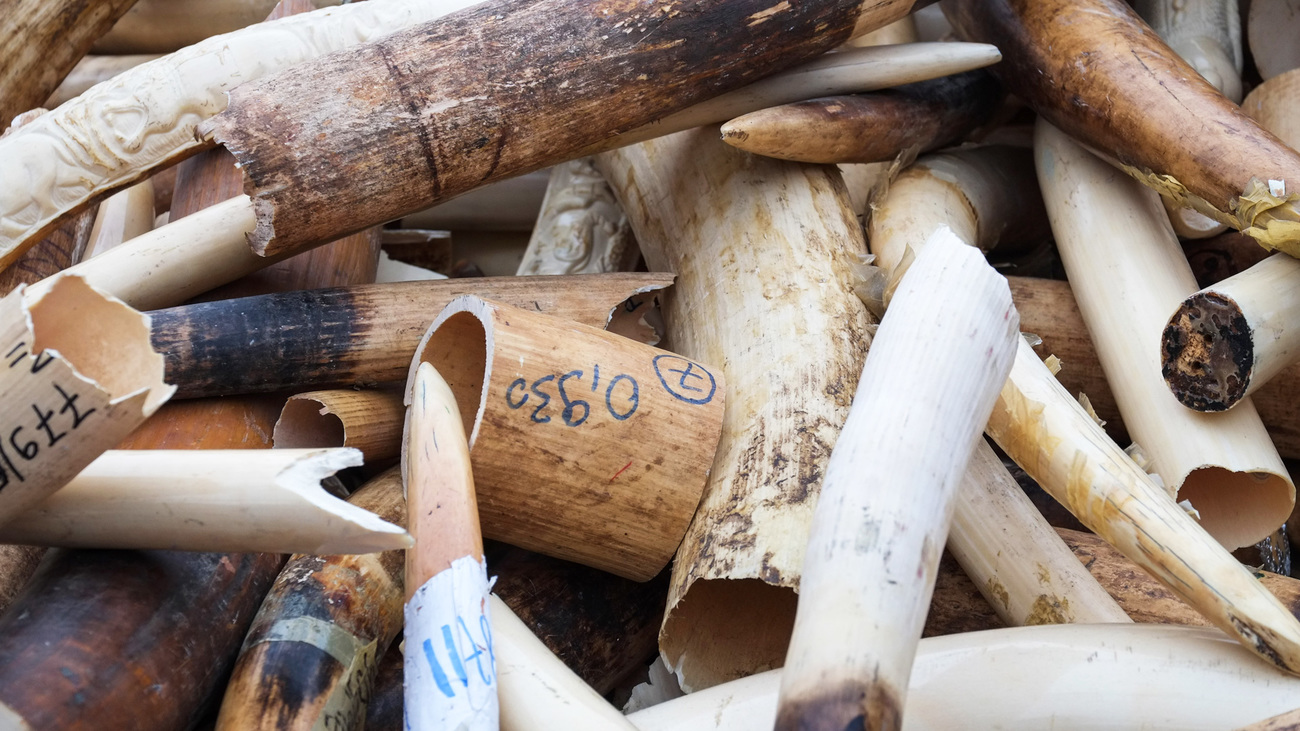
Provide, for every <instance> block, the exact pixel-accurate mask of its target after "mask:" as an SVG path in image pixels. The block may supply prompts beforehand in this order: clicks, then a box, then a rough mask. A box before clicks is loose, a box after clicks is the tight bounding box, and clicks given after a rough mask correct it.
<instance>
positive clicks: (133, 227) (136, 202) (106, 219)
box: [86, 178, 154, 299]
mask: <svg viewBox="0 0 1300 731" xmlns="http://www.w3.org/2000/svg"><path fill="white" fill-rule="evenodd" d="M153 201H154V193H153V181H152V180H150V179H147V178H146V179H145V180H142V181H140V182H139V183H136V184H135V185H133V186H131V187H130V188H127V189H126V190H122V191H118V192H117V193H114V194H113V195H111V196H109V197H108V199H107V200H105V201H104V202H103V203H100V204H99V213H98V214H96V216H95V228H94V229H93V231H92V232H91V234H90V251H89V252H88V253H87V254H86V256H87V257H93V256H97V255H99V254H101V253H103V252H105V251H108V250H109V249H111V248H113V247H114V246H117V245H119V244H121V243H122V242H124V241H129V240H130V239H133V238H135V237H137V236H141V235H143V234H146V233H149V232H150V231H152V230H153V222H154V210H153ZM119 299H120V298H119Z"/></svg>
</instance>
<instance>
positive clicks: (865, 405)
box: [776, 228, 1020, 730]
mask: <svg viewBox="0 0 1300 731" xmlns="http://www.w3.org/2000/svg"><path fill="white" fill-rule="evenodd" d="M1019 324H1020V318H1019V316H1017V315H1016V312H1015V308H1014V307H1012V305H1011V292H1010V290H1008V289H1007V284H1006V280H1005V279H1004V278H1003V277H1002V276H1001V275H1000V274H998V273H997V272H995V271H994V270H993V268H992V267H991V266H989V264H988V262H987V261H985V259H984V255H983V254H982V253H981V252H980V251H979V250H977V249H974V248H972V247H970V246H967V245H966V244H965V243H964V242H963V241H961V240H960V239H958V238H957V237H956V235H954V234H953V232H952V231H951V230H950V229H946V228H942V229H940V230H939V231H937V232H936V233H935V234H934V235H933V236H931V237H930V240H929V241H928V242H927V243H926V246H925V248H924V250H923V251H922V253H921V254H920V255H919V256H917V258H916V261H915V263H913V265H912V266H911V267H910V268H909V269H908V272H907V274H906V275H905V276H904V277H903V279H902V281H901V282H900V284H899V287H898V294H897V295H896V296H895V297H894V300H893V303H892V304H891V305H890V307H889V312H888V313H887V314H886V315H885V317H884V319H883V320H882V321H881V323H880V328H879V329H878V330H877V331H876V334H875V336H874V337H873V338H872V343H871V351H870V352H869V353H868V354H867V360H866V364H865V365H864V366H863V370H862V377H861V379H860V380H859V383H858V389H857V392H856V394H855V395H854V397H853V406H852V408H851V409H850V411H849V418H848V421H847V422H846V423H845V425H844V429H843V430H842V431H841V432H840V437H839V440H838V441H837V442H836V443H835V449H834V451H833V452H832V454H831V459H830V463H829V464H828V466H827V469H826V478H825V481H824V482H823V484H822V493H821V497H820V498H818V502H817V508H816V510H815V511H814V513H813V520H812V525H811V527H810V529H809V539H808V551H807V554H806V557H805V559H804V565H803V572H802V578H801V581H800V585H799V610H798V613H797V615H796V617H795V624H794V633H793V635H792V637H791V639H790V649H789V651H788V652H787V654H786V662H785V672H784V675H783V676H782V680H781V697H780V703H779V706H778V710H777V719H776V728H777V729H779V730H780V729H845V728H854V727H863V728H870V729H882V730H884V729H897V728H900V727H901V726H902V723H903V716H904V706H905V701H906V695H905V693H906V687H907V678H908V676H909V674H910V673H911V668H912V659H913V656H914V655H915V653H916V643H917V641H919V640H920V639H921V629H922V625H923V624H924V621H925V608H926V607H927V606H929V603H930V595H931V593H932V592H933V591H934V578H935V573H936V571H937V569H938V564H939V555H940V553H941V552H942V551H941V550H940V548H939V547H940V546H941V545H942V544H943V543H944V542H945V541H946V540H947V537H948V525H949V523H950V521H951V520H952V511H953V500H954V492H955V491H956V489H957V487H958V483H959V482H961V479H962V475H963V474H964V473H965V472H966V468H967V462H968V461H969V458H970V454H971V449H972V448H973V447H974V445H975V441H976V440H978V439H980V435H981V432H983V430H984V424H985V423H986V422H987V421H988V415H989V412H990V411H991V410H992V409H993V402H994V401H995V400H996V399H997V396H998V391H999V390H1001V386H1002V382H1003V381H1005V380H1006V377H1007V372H1008V371H1009V370H1010V369H1011V361H1012V359H1013V358H1014V357H1015V352H1016V342H1017V341H1018V340H1019V338H1020V332H1019V329H1018V325H1019ZM904 393H906V394H907V395H908V396H907V398H908V401H907V402H906V403H903V402H900V401H899V400H898V398H899V396H900V394H904Z"/></svg>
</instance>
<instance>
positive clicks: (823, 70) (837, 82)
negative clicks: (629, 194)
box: [586, 43, 1002, 154]
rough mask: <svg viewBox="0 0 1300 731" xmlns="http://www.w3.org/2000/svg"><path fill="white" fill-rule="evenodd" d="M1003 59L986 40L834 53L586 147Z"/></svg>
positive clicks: (610, 145)
mask: <svg viewBox="0 0 1300 731" xmlns="http://www.w3.org/2000/svg"><path fill="white" fill-rule="evenodd" d="M1001 59H1002V55H1001V54H1000V53H998V49H997V48H995V47H994V46H991V45H989V44H985V43H904V44H900V45H896V46H873V47H868V48H855V49H851V50H845V51H841V52H839V53H830V54H826V55H824V56H821V57H820V58H816V59H814V60H812V61H809V62H807V63H805V64H803V65H802V66H799V67H797V68H793V69H790V70H789V71H786V72H783V73H780V74H777V75H775V76H773V77H771V78H768V79H764V80H762V81H758V82H755V83H753V84H751V85H749V86H746V87H744V88H742V89H738V90H736V91H733V92H730V93H728V94H723V95H722V96H719V97H715V98H713V99H710V100H709V101H706V102H701V103H700V104H696V105H695V106H693V107H688V108H687V109H685V110H683V111H681V112H678V113H676V114H672V115H669V116H667V117H664V118H663V119H660V120H657V121H655V122H651V123H650V124H647V125H645V126H644V127H640V128H638V129H635V130H632V131H630V132H625V133H623V134H621V135H618V136H616V137H612V138H610V139H609V140H606V141H604V142H601V143H599V144H597V145H595V146H593V147H592V148H591V149H588V150H586V152H587V153H588V154H592V153H595V152H599V151H604V150H612V149H615V148H618V147H625V146H627V145H632V144H636V143H638V142H645V141H646V140H649V139H653V138H655V137H662V136H664V135H669V134H672V133H674V132H681V131H683V130H688V129H691V128H693V127H702V126H704V125H707V124H720V123H722V122H726V121H727V120H729V119H735V118H736V117H739V116H741V115H744V114H749V113H751V112H757V111H758V110H760V109H767V108H769V107H775V106H779V105H781V104H790V103H793V102H797V101H800V100H803V99H813V98H815V97H823V96H833V95H837V94H853V93H862V92H867V91H875V90H877V89H886V88H889V87H893V86H901V85H903V84H912V83H916V82H919V81H926V80H928V79H935V78H938V77H941V76H948V75H949V74H959V73H962V72H964V71H971V70H973V69H978V68H983V67H985V66H990V65H992V64H995V63H997V62H998V61H1000V60H1001Z"/></svg>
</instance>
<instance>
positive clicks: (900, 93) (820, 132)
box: [722, 71, 1001, 164]
mask: <svg viewBox="0 0 1300 731" xmlns="http://www.w3.org/2000/svg"><path fill="white" fill-rule="evenodd" d="M1000 99H1001V87H1000V86H999V85H998V82H997V81H996V80H995V79H994V78H993V76H992V75H991V74H989V73H988V72H986V71H968V72H966V73H961V74H956V75H953V76H944V77H940V78H938V79H933V80H930V81H921V82H918V83H915V84H907V85H904V86H900V87H897V88H894V89H888V90H885V91H881V92H877V93H874V94H862V95H856V96H830V97H822V98H818V99H809V100H807V101H801V102H795V103H793V104H786V105H783V106H779V107H768V108H766V109H761V110H759V111H757V112H750V113H749V114H745V115H742V116H740V117H736V118H735V119H732V120H731V121H729V122H727V123H726V124H724V125H722V141H723V142H726V143H727V144H729V145H731V146H732V147H737V148H739V149H741V150H745V151H746V152H752V153H754V154H756V155H766V156H768V157H776V158H780V159H782V160H795V161H797V162H820V163H832V164H836V163H868V162H888V161H890V160H893V159H894V158H896V157H898V155H899V153H901V152H902V151H904V150H919V151H920V152H929V151H930V150H933V149H935V148H939V147H944V146H947V145H949V144H951V143H954V142H957V141H959V140H961V139H962V138H963V137H965V136H966V134H967V133H969V132H970V131H971V130H972V129H974V128H975V127H976V126H978V125H980V124H982V123H984V122H985V121H986V120H987V119H988V118H989V116H990V115H991V114H992V113H993V110H994V109H995V108H996V107H997V105H998V102H999V100H1000Z"/></svg>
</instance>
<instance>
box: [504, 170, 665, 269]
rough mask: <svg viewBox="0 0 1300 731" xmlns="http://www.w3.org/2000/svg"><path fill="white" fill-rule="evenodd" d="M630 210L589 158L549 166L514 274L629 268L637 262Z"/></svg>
mask: <svg viewBox="0 0 1300 731" xmlns="http://www.w3.org/2000/svg"><path fill="white" fill-rule="evenodd" d="M640 258H641V249H640V248H638V247H637V245H636V237H635V236H633V235H632V227H631V225H630V224H628V222H627V215H626V214H624V213H623V209H622V208H620V207H619V205H618V201H617V200H616V199H615V198H614V191H613V190H611V189H610V187H609V183H606V182H605V178H604V177H602V176H601V174H600V172H599V171H598V170H596V167H595V163H593V162H592V160H591V158H585V157H584V158H580V159H577V160H571V161H569V162H566V163H561V164H559V165H556V166H555V167H553V168H551V181H550V184H549V186H548V187H547V189H546V198H545V199H544V200H543V201H542V207H541V211H540V212H539V213H538V215H537V225H536V226H534V227H533V235H532V237H531V238H529V239H528V248H527V250H525V251H524V258H523V261H521V262H519V269H518V270H517V271H516V274H519V275H533V274H588V273H596V272H626V271H631V270H632V269H634V268H635V267H636V263H637V260H638V259H640Z"/></svg>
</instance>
